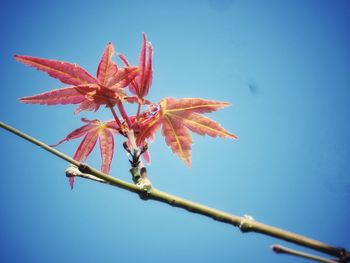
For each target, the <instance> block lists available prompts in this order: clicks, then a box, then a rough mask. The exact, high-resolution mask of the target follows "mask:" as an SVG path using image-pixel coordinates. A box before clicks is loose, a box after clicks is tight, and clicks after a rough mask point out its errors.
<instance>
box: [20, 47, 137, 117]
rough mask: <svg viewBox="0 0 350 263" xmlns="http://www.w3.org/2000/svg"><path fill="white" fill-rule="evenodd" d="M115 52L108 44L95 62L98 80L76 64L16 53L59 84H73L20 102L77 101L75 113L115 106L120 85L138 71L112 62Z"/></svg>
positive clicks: (66, 102)
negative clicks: (98, 60)
mask: <svg viewBox="0 0 350 263" xmlns="http://www.w3.org/2000/svg"><path fill="white" fill-rule="evenodd" d="M114 53H115V51H114V48H113V45H112V44H111V43H109V44H108V45H107V47H106V49H105V51H104V53H103V55H102V58H101V60H100V63H99V65H98V69H97V79H96V78H94V77H93V76H91V75H90V74H89V73H88V72H87V71H86V70H85V69H83V68H82V67H80V66H79V65H76V64H72V63H68V62H62V61H58V60H49V59H44V58H35V57H29V56H19V55H15V59H16V60H17V61H19V62H22V63H24V64H26V65H28V66H31V67H34V68H36V69H38V70H41V71H44V72H46V73H48V74H49V75H50V76H51V77H53V78H56V79H58V80H60V81H61V82H62V83H65V84H69V85H73V86H69V87H64V88H60V89H55V90H51V91H48V92H44V93H41V94H37V95H34V96H29V97H24V98H21V99H20V101H21V102H24V103H29V104H46V105H56V104H79V106H78V108H77V109H76V111H75V113H78V112H80V111H82V110H94V111H96V110H98V108H99V107H100V105H102V104H106V105H108V106H111V105H114V104H115V103H116V101H117V100H121V99H122V98H123V97H124V95H125V92H124V89H123V88H125V87H126V86H127V85H129V83H130V82H131V81H132V80H133V79H134V78H135V77H136V75H137V74H138V68H137V67H124V68H118V66H117V64H116V63H114V62H113V61H112V57H113V55H114Z"/></svg>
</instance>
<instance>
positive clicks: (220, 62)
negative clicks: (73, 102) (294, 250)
mask: <svg viewBox="0 0 350 263" xmlns="http://www.w3.org/2000/svg"><path fill="white" fill-rule="evenodd" d="M349 31H350V4H349V3H348V1H316V0H314V1H313V0H309V1H302V0H301V1H240V0H233V1H230V0H209V1H151V0H150V1H46V2H44V1H43V2H41V3H40V2H37V1H16V0H11V1H9V0H8V1H2V2H1V4H0V35H1V42H0V67H1V72H2V74H1V78H0V86H1V90H2V93H1V94H2V103H1V111H0V120H1V121H4V122H7V123H9V124H11V125H13V126H15V127H16V128H18V129H21V130H23V131H25V132H27V133H29V134H31V135H32V136H35V137H37V138H39V139H41V140H43V141H44V142H46V143H49V144H52V143H55V142H57V141H58V140H59V139H61V138H63V137H64V136H65V135H66V134H67V133H68V132H70V131H71V130H73V129H75V128H76V127H78V126H79V125H80V120H79V118H80V117H88V118H92V117H98V118H100V119H110V118H111V117H110V115H109V113H108V111H106V110H105V109H102V110H101V111H99V112H98V113H97V115H96V116H94V115H92V114H91V113H87V112H83V113H81V114H80V116H74V115H73V114H72V112H73V110H74V106H55V107H47V106H40V105H24V104H21V103H19V102H18V101H17V99H18V98H20V97H23V96H28V95H32V94H36V93H39V92H43V91H46V90H50V89H54V88H58V87H62V86H63V85H62V84H61V83H59V82H58V81H57V80H54V79H52V78H50V77H48V76H47V75H46V74H44V73H41V72H37V71H36V70H34V69H30V68H28V67H25V66H23V65H21V64H20V63H18V62H16V61H15V60H14V59H13V55H14V54H22V55H32V56H38V57H46V58H52V59H59V60H65V61H71V62H75V63H78V64H79V65H81V66H83V67H85V68H86V69H87V70H88V71H89V72H91V73H92V74H95V72H96V67H97V63H98V61H99V59H100V56H101V54H102V51H103V49H104V47H105V45H106V44H107V43H108V42H109V41H112V42H113V43H114V45H115V47H116V49H117V51H120V52H122V53H124V54H126V55H127V57H128V58H129V60H130V61H132V62H133V63H136V62H137V56H138V52H139V47H140V42H141V33H142V32H146V33H147V35H148V37H149V39H150V41H151V42H152V43H153V46H154V81H153V83H154V84H153V86H152V89H151V91H150V96H149V99H151V100H153V101H159V100H160V99H161V98H163V97H167V96H173V97H177V98H182V97H202V98H207V99H215V100H221V101H229V102H231V103H232V104H233V106H232V107H230V108H226V109H223V110H221V111H219V112H217V113H215V114H211V115H210V117H212V118H214V119H215V120H217V121H220V122H221V123H222V124H223V125H224V126H225V127H226V128H227V129H228V130H230V131H232V132H234V133H235V134H237V135H238V136H239V138H240V139H239V140H238V141H230V140H225V139H212V138H209V137H201V136H193V137H194V142H195V143H194V145H193V152H192V153H193V158H192V166H191V168H189V169H188V168H187V167H186V166H185V165H184V163H183V162H181V161H180V160H179V159H178V158H177V157H175V156H173V154H172V153H171V151H170V150H169V149H168V148H167V147H166V145H165V143H164V140H163V138H161V135H160V134H158V135H157V138H156V140H155V142H154V143H153V144H152V146H151V151H152V158H153V162H152V165H151V166H150V167H149V176H150V178H151V179H152V182H153V184H154V185H155V186H156V187H157V188H159V189H161V190H164V191H168V192H170V193H173V194H176V195H180V196H182V197H185V198H189V199H192V200H194V201H198V202H201V203H204V204H207V205H210V206H213V207H216V208H219V209H222V210H225V211H228V212H231V213H234V214H237V215H243V214H249V215H251V216H253V217H254V218H255V219H256V220H259V221H262V222H265V223H268V224H271V225H275V226H278V227H281V228H284V229H287V230H291V231H294V232H297V233H301V234H305V235H307V236H310V237H313V238H315V239H318V240H321V241H324V242H327V243H330V244H332V245H335V246H340V245H342V246H345V247H347V248H348V249H350V231H349V222H350V203H349V200H350V167H349V164H350V159H349V156H350V139H349V134H350V126H349V113H350V104H349V101H350V91H349V88H350V73H349V69H350V48H349V47H350V32H349ZM129 110H130V109H129ZM78 143H79V141H74V142H69V143H66V144H64V145H62V146H60V147H59V149H60V150H62V151H63V152H65V153H67V154H69V155H73V153H74V150H75V148H76V147H77V145H78ZM121 143H122V141H121V139H120V138H119V139H117V148H116V153H115V160H114V162H113V165H112V170H111V174H113V175H115V176H117V177H118V178H121V179H124V180H128V181H130V176H129V173H128V163H127V159H126V156H125V153H124V152H123V151H122V147H121ZM0 156H1V160H2V172H1V177H2V179H1V182H2V183H1V184H0V211H1V217H0V233H1V235H0V258H1V261H3V262H140V261H142V262H169V263H171V262H202V263H203V262H222V263H224V262H240V263H245V262H247V263H250V262H256V261H259V262H279V263H280V262H283V263H287V262H303V260H297V259H294V258H290V257H287V256H278V255H275V254H273V253H272V252H271V251H270V250H269V246H270V245H271V244H273V243H276V242H279V241H277V240H275V239H273V238H270V237H265V236H262V235H258V234H253V233H251V234H244V235H243V234H241V233H240V232H239V230H238V229H235V228H233V227H231V226H229V225H225V224H221V223H217V222H215V221H213V220H211V219H207V218H205V217H201V216H198V215H194V214H191V213H188V212H186V211H182V210H180V209H176V208H172V207H169V206H167V205H164V204H160V203H156V202H153V201H148V202H144V201H141V200H140V199H139V198H138V197H137V196H135V195H133V194H130V193H128V192H126V191H123V190H119V189H116V188H112V187H108V186H105V185H100V184H97V183H93V182H89V181H84V180H79V179H77V180H76V185H75V188H74V190H73V191H71V190H70V188H69V184H68V182H67V179H66V178H65V176H64V170H65V168H66V166H67V164H66V163H65V162H63V161H61V160H60V159H57V158H55V157H53V156H51V155H50V154H48V153H46V152H44V151H42V150H40V149H39V148H37V147H35V146H33V145H31V144H29V143H27V142H25V141H23V140H21V139H19V138H17V137H15V136H13V135H11V134H9V133H7V132H5V131H0ZM89 163H90V164H92V165H93V166H95V167H99V166H100V160H99V153H98V152H96V153H93V154H92V156H91V157H90V158H89ZM281 243H282V244H284V242H281ZM292 247H294V246H292ZM305 262H306V261H305Z"/></svg>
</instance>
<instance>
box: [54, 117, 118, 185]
mask: <svg viewBox="0 0 350 263" xmlns="http://www.w3.org/2000/svg"><path fill="white" fill-rule="evenodd" d="M81 120H82V121H83V122H85V123H87V124H86V125H84V126H82V127H80V128H78V129H76V130H74V131H72V132H71V133H69V134H68V135H67V137H66V138H64V139H63V140H61V141H59V142H58V143H57V144H55V145H52V147H55V146H57V145H59V144H61V143H64V142H66V141H69V140H72V139H76V138H79V137H82V136H85V137H84V139H83V140H82V141H81V143H80V144H79V146H78V149H77V150H76V152H75V154H74V156H73V159H75V160H77V161H80V162H83V161H85V160H86V158H87V157H88V156H89V155H90V153H91V152H92V150H93V148H94V147H95V145H96V142H97V139H98V140H99V144H100V152H101V159H102V165H101V171H102V172H103V173H107V174H108V173H109V170H110V166H111V162H112V159H113V154H114V138H113V133H117V132H119V130H120V127H119V126H118V125H117V124H116V122H115V121H114V120H113V121H107V122H105V123H103V122H100V121H99V120H88V119H85V118H82V119H81ZM69 182H70V185H71V188H73V184H74V177H70V178H69Z"/></svg>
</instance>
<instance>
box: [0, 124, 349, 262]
mask: <svg viewBox="0 0 350 263" xmlns="http://www.w3.org/2000/svg"><path fill="white" fill-rule="evenodd" d="M0 127H2V128H4V129H6V130H8V131H10V132H11V133H14V134H16V135H17V136H19V137H22V138H23V139H25V140H27V141H29V142H31V143H34V144H36V145H38V146H40V147H41V148H43V149H44V150H46V151H48V152H50V153H52V154H54V155H56V156H58V157H59V158H61V159H63V160H66V161H68V162H69V163H71V164H73V165H75V166H76V167H78V169H76V170H75V173H74V172H71V171H72V170H71V171H68V173H67V174H68V176H81V177H84V178H88V179H92V180H95V181H99V182H103V183H108V184H110V185H113V186H116V187H119V188H122V189H125V190H128V191H130V192H133V193H137V194H138V195H139V196H140V197H141V198H142V199H144V200H148V199H151V200H156V201H160V202H163V203H167V204H169V205H171V206H175V207H179V208H183V209H186V210H188V211H190V212H192V213H197V214H201V215H204V216H207V217H210V218H213V219H215V220H217V221H220V222H223V223H227V224H231V225H233V226H235V227H238V228H240V230H241V231H242V232H257V233H261V234H264V235H268V236H272V237H275V238H279V239H282V240H286V241H288V242H292V243H295V244H298V245H301V246H304V247H308V248H311V249H314V250H317V251H320V252H323V253H325V254H329V255H332V256H335V257H337V258H339V260H338V261H339V262H344V263H345V262H350V252H348V251H346V250H345V249H342V248H336V247H332V246H330V245H328V244H325V243H322V242H320V241H317V240H314V239H311V238H308V237H305V236H302V235H298V234H294V233H292V232H289V231H286V230H283V229H280V228H276V227H273V226H269V225H266V224H263V223H260V222H257V221H255V220H254V219H253V218H252V217H251V216H247V215H245V216H243V217H240V216H236V215H233V214H229V213H227V212H223V211H220V210H217V209H214V208H211V207H208V206H205V205H202V204H198V203H195V202H192V201H190V200H186V199H184V198H181V197H178V196H175V195H172V194H169V193H166V192H162V191H160V190H157V189H156V188H154V187H151V188H149V187H147V188H144V187H143V186H142V185H135V184H130V183H128V182H125V181H123V180H119V179H117V178H115V177H112V176H110V175H107V174H104V173H102V172H100V171H98V170H96V169H94V168H92V167H90V166H88V165H86V164H84V163H81V162H78V161H76V160H74V159H72V158H70V157H69V156H67V155H65V154H63V153H61V152H59V151H57V150H56V149H54V148H52V147H50V146H48V145H47V144H45V143H43V142H41V141H39V140H37V139H35V138H33V137H31V136H29V135H27V134H25V133H23V132H21V131H19V130H16V129H15V128H13V127H11V126H9V125H7V124H5V123H3V122H0ZM77 171H78V172H77ZM66 172H67V171H66ZM87 174H88V175H87ZM91 175H92V176H91Z"/></svg>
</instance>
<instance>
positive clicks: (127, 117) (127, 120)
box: [117, 100, 132, 129]
mask: <svg viewBox="0 0 350 263" xmlns="http://www.w3.org/2000/svg"><path fill="white" fill-rule="evenodd" d="M117 107H118V110H119V112H120V114H121V115H122V117H123V119H124V120H125V121H126V123H127V124H128V128H129V129H131V128H132V124H131V121H130V119H129V116H128V114H127V113H126V111H125V109H124V106H123V103H122V102H121V101H119V100H118V102H117Z"/></svg>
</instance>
